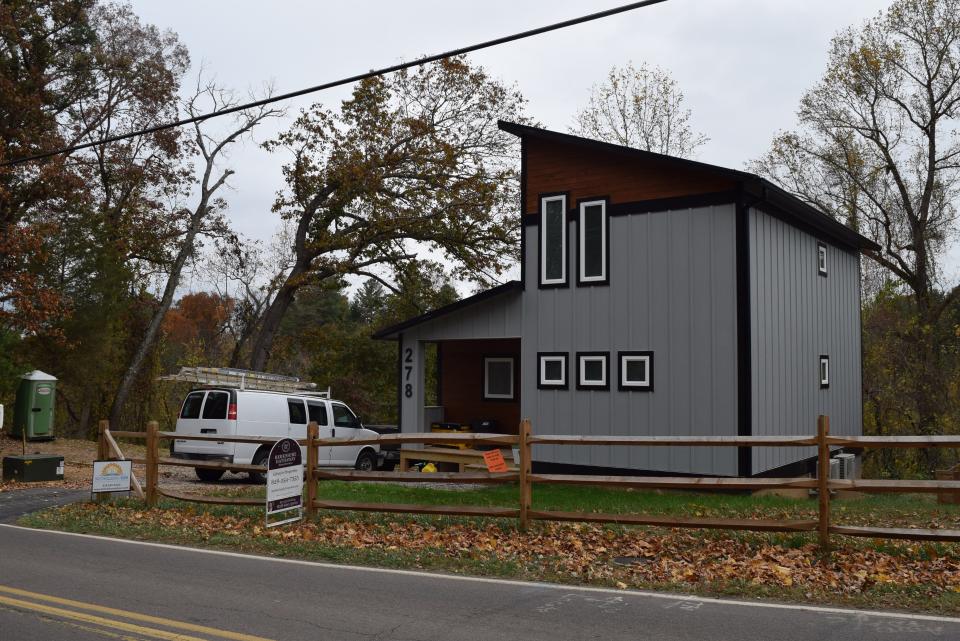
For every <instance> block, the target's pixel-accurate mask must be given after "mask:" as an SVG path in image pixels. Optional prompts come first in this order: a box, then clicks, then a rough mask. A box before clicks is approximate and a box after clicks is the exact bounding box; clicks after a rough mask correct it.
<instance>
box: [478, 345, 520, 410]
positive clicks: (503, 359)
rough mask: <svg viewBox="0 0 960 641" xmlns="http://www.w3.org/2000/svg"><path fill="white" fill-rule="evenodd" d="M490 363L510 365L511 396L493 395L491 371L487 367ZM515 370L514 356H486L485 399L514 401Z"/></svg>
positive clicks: (484, 375) (484, 364) (484, 365)
mask: <svg viewBox="0 0 960 641" xmlns="http://www.w3.org/2000/svg"><path fill="white" fill-rule="evenodd" d="M490 363H509V364H510V393H509V394H492V393H491V392H490V370H489V369H487V366H488V365H489V364H490ZM474 367H476V366H474ZM514 369H515V365H514V360H513V357H512V356H485V357H484V358H483V398H484V399H494V400H498V401H502V400H507V401H511V400H513V399H514V388H515V381H514V380H513V374H514Z"/></svg>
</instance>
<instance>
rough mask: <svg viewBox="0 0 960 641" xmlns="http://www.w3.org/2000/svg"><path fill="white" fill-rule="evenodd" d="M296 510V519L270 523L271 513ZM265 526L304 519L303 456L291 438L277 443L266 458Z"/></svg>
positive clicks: (293, 517) (291, 518) (294, 517)
mask: <svg viewBox="0 0 960 641" xmlns="http://www.w3.org/2000/svg"><path fill="white" fill-rule="evenodd" d="M293 511H296V516H292V517H289V518H284V519H281V520H279V521H273V522H271V521H270V517H271V516H273V515H274V514H287V513H290V512H293ZM266 518H267V520H266V523H267V527H273V526H274V525H283V524H284V523H293V522H294V521H299V520H300V519H302V518H303V456H302V455H301V453H300V446H299V445H298V444H297V442H296V441H295V440H293V439H292V438H285V439H281V440H279V441H277V442H276V443H274V444H273V447H272V448H271V449H270V456H269V457H267V516H266Z"/></svg>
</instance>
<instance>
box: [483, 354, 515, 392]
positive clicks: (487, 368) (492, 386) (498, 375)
mask: <svg viewBox="0 0 960 641" xmlns="http://www.w3.org/2000/svg"><path fill="white" fill-rule="evenodd" d="M483 398H484V400H496V401H504V400H513V358H512V357H507V356H503V357H486V358H484V359H483Z"/></svg>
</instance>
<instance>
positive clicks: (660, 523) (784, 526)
mask: <svg viewBox="0 0 960 641" xmlns="http://www.w3.org/2000/svg"><path fill="white" fill-rule="evenodd" d="M530 518H532V519H538V520H541V521H583V522H587V523H619V524H622V525H649V526H654V527H668V528H674V527H683V528H704V529H719V530H750V531H753V532H812V531H814V530H816V529H817V522H816V521H814V520H812V519H811V520H801V519H784V520H764V519H722V518H695V517H685V516H660V515H652V514H602V513H599V512H555V511H543V510H538V511H531V512H530Z"/></svg>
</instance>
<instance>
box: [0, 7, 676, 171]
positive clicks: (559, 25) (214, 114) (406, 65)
mask: <svg viewBox="0 0 960 641" xmlns="http://www.w3.org/2000/svg"><path fill="white" fill-rule="evenodd" d="M666 1H667V0H644V1H643V2H631V3H630V4H625V5H623V6H620V7H615V8H613V9H607V10H606V11H599V12H597V13H591V14H589V15H585V16H580V17H579V18H572V19H570V20H564V21H563V22H556V23H554V24H551V25H547V26H545V27H538V28H536V29H530V30H528V31H521V32H520V33H515V34H512V35H509V36H503V37H501V38H496V39H494V40H487V41H486V42H481V43H479V44H474V45H470V46H468V47H461V48H459V49H453V50H451V51H446V52H444V53H438V54H434V55H431V56H426V57H424V58H417V59H416V60H412V61H410V62H403V63H400V64H396V65H392V66H390V67H383V68H381V69H375V70H372V71H368V72H366V73H361V74H357V75H355V76H350V77H349V78H343V79H341V80H334V81H333V82H326V83H324V84H322V85H315V86H313V87H307V88H306V89H300V90H298V91H291V92H289V93H285V94H281V95H279V96H271V97H269V98H264V99H262V100H255V101H254V102H248V103H245V104H242V105H235V106H233V107H227V108H225V109H219V110H217V111H211V112H210V113H207V114H201V115H199V116H193V117H191V118H184V119H183V120H176V121H174V122H167V123H163V124H159V125H154V126H153V127H147V128H146V129H139V130H137V131H131V132H128V133H125V134H118V135H116V136H109V137H107V138H101V139H99V140H93V141H91V142H85V143H82V144H78V145H71V146H69V147H63V148H61V149H56V150H54V151H45V152H43V153H40V154H35V155H33V156H24V157H23V158H15V159H14V160H8V161H6V162H4V163H2V164H0V167H9V166H11V165H19V164H21V163H25V162H30V161H31V160H42V159H44V158H50V157H51V156H57V155H60V154H67V153H71V152H74V151H79V150H81V149H88V148H90V147H98V146H100V145H105V144H108V143H111V142H117V141H120V140H126V139H128V138H136V137H137V136H144V135H146V134H152V133H156V132H158V131H164V130H166V129H174V128H176V127H182V126H183V125H190V124H193V123H196V122H203V121H205V120H210V119H211V118H218V117H220V116H226V115H229V114H232V113H237V112H238V111H245V110H247V109H253V108H255V107H261V106H263V105H268V104H270V103H274V102H279V101H281V100H289V99H290V98H297V97H299V96H304V95H306V94H310V93H316V92H318V91H323V90H324V89H332V88H334V87H339V86H341V85H347V84H350V83H353V82H357V81H359V80H365V79H367V78H373V77H376V76H380V75H383V74H387V73H392V72H394V71H401V70H403V69H410V68H411V67H418V66H421V65H425V64H427V63H430V62H436V61H437V60H443V59H444V58H451V57H453V56H459V55H463V54H465V53H472V52H474V51H480V50H481V49H489V48H490V47H495V46H497V45H502V44H506V43H508V42H514V41H515V40H522V39H524V38H530V37H532V36H537V35H540V34H541V33H547V32H550V31H557V30H558V29H565V28H566V27H572V26H574V25H578V24H583V23H585V22H592V21H594V20H600V19H601V18H608V17H610V16H613V15H617V14H618V13H626V12H627V11H633V10H634V9H641V8H643V7H648V6H650V5H654V4H660V3H661V2H666Z"/></svg>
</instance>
